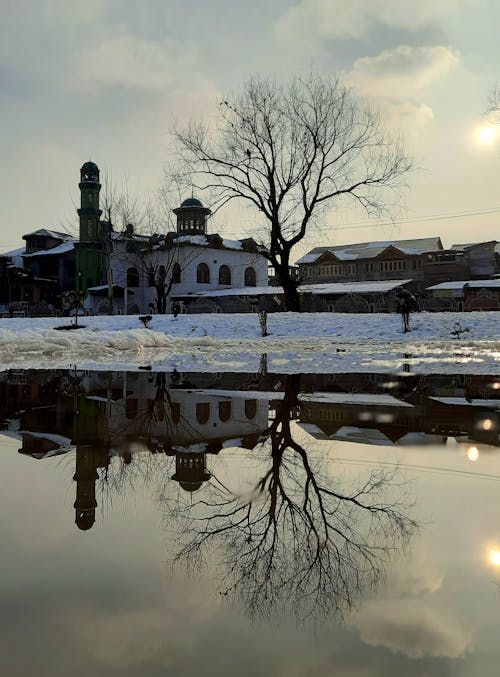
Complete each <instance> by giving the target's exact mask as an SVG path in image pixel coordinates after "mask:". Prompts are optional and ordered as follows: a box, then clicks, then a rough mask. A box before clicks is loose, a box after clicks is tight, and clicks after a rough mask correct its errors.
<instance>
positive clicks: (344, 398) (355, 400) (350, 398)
mask: <svg viewBox="0 0 500 677" xmlns="http://www.w3.org/2000/svg"><path fill="white" fill-rule="evenodd" d="M299 400H300V401H301V402H316V403H317V402H321V403H323V404H347V405H350V404H358V405H363V406H380V407H409V408H410V409H411V408H413V405H412V404H410V403H409V402H404V401H403V400H398V399H397V397H392V395H377V394H373V393H301V394H300V395H299Z"/></svg>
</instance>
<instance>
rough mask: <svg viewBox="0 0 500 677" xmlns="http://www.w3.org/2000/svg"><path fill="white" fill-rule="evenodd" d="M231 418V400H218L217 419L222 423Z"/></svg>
mask: <svg viewBox="0 0 500 677" xmlns="http://www.w3.org/2000/svg"><path fill="white" fill-rule="evenodd" d="M230 418H231V400H223V401H222V402H219V419H220V420H221V421H222V423H225V422H226V421H229V419H230Z"/></svg>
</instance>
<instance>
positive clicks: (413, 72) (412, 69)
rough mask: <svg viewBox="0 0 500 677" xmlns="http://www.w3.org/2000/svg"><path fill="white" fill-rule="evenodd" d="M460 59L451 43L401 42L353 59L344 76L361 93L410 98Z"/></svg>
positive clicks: (382, 96) (393, 97)
mask: <svg viewBox="0 0 500 677" xmlns="http://www.w3.org/2000/svg"><path fill="white" fill-rule="evenodd" d="M459 61H460V55H459V53H458V52H456V51H455V50H452V49H451V48H450V47H445V46H442V45H438V46H436V47H410V46H409V45H400V46H399V47H396V48H395V49H390V50H384V51H383V52H380V54H377V55H376V56H373V57H362V58H360V59H356V61H355V62H354V64H353V67H352V69H351V70H350V71H349V72H348V73H346V75H345V80H346V82H347V83H348V84H350V85H351V86H352V87H354V88H355V89H356V90H357V91H358V92H359V93H360V94H363V95H364V96H369V97H380V98H384V99H391V100H399V101H401V100H402V99H407V98H413V97H415V96H417V95H418V94H419V93H420V92H421V91H422V90H424V89H425V88H426V87H429V86H430V85H432V84H434V83H435V82H436V81H437V80H439V79H440V78H442V77H444V76H445V75H447V74H448V73H449V72H450V71H451V70H452V69H453V68H454V67H455V66H457V65H458V63H459Z"/></svg>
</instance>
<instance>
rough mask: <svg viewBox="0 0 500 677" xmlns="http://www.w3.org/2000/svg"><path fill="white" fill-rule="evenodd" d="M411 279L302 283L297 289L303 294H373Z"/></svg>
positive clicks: (385, 290) (393, 287)
mask: <svg viewBox="0 0 500 677" xmlns="http://www.w3.org/2000/svg"><path fill="white" fill-rule="evenodd" d="M411 281H412V280H372V281H370V282H325V283H321V284H302V285H300V287H299V291H300V292H302V293H303V294H315V295H316V294H374V293H382V294H383V293H385V292H388V291H392V290H393V289H396V288H397V287H401V286H402V285H404V284H409V283H410V282H411Z"/></svg>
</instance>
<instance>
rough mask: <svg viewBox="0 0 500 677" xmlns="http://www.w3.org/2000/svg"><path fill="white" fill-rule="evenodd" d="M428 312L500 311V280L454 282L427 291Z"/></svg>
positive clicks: (496, 278) (434, 286)
mask: <svg viewBox="0 0 500 677" xmlns="http://www.w3.org/2000/svg"><path fill="white" fill-rule="evenodd" d="M427 292H428V298H427V300H426V303H425V308H426V310H434V311H446V310H452V311H462V310H463V311H466V312H467V311H473V310H500V278H498V277H495V278H490V279H485V280H452V281H451V282H441V283H440V284H436V285H433V286H431V287H429V288H428V289H427Z"/></svg>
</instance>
